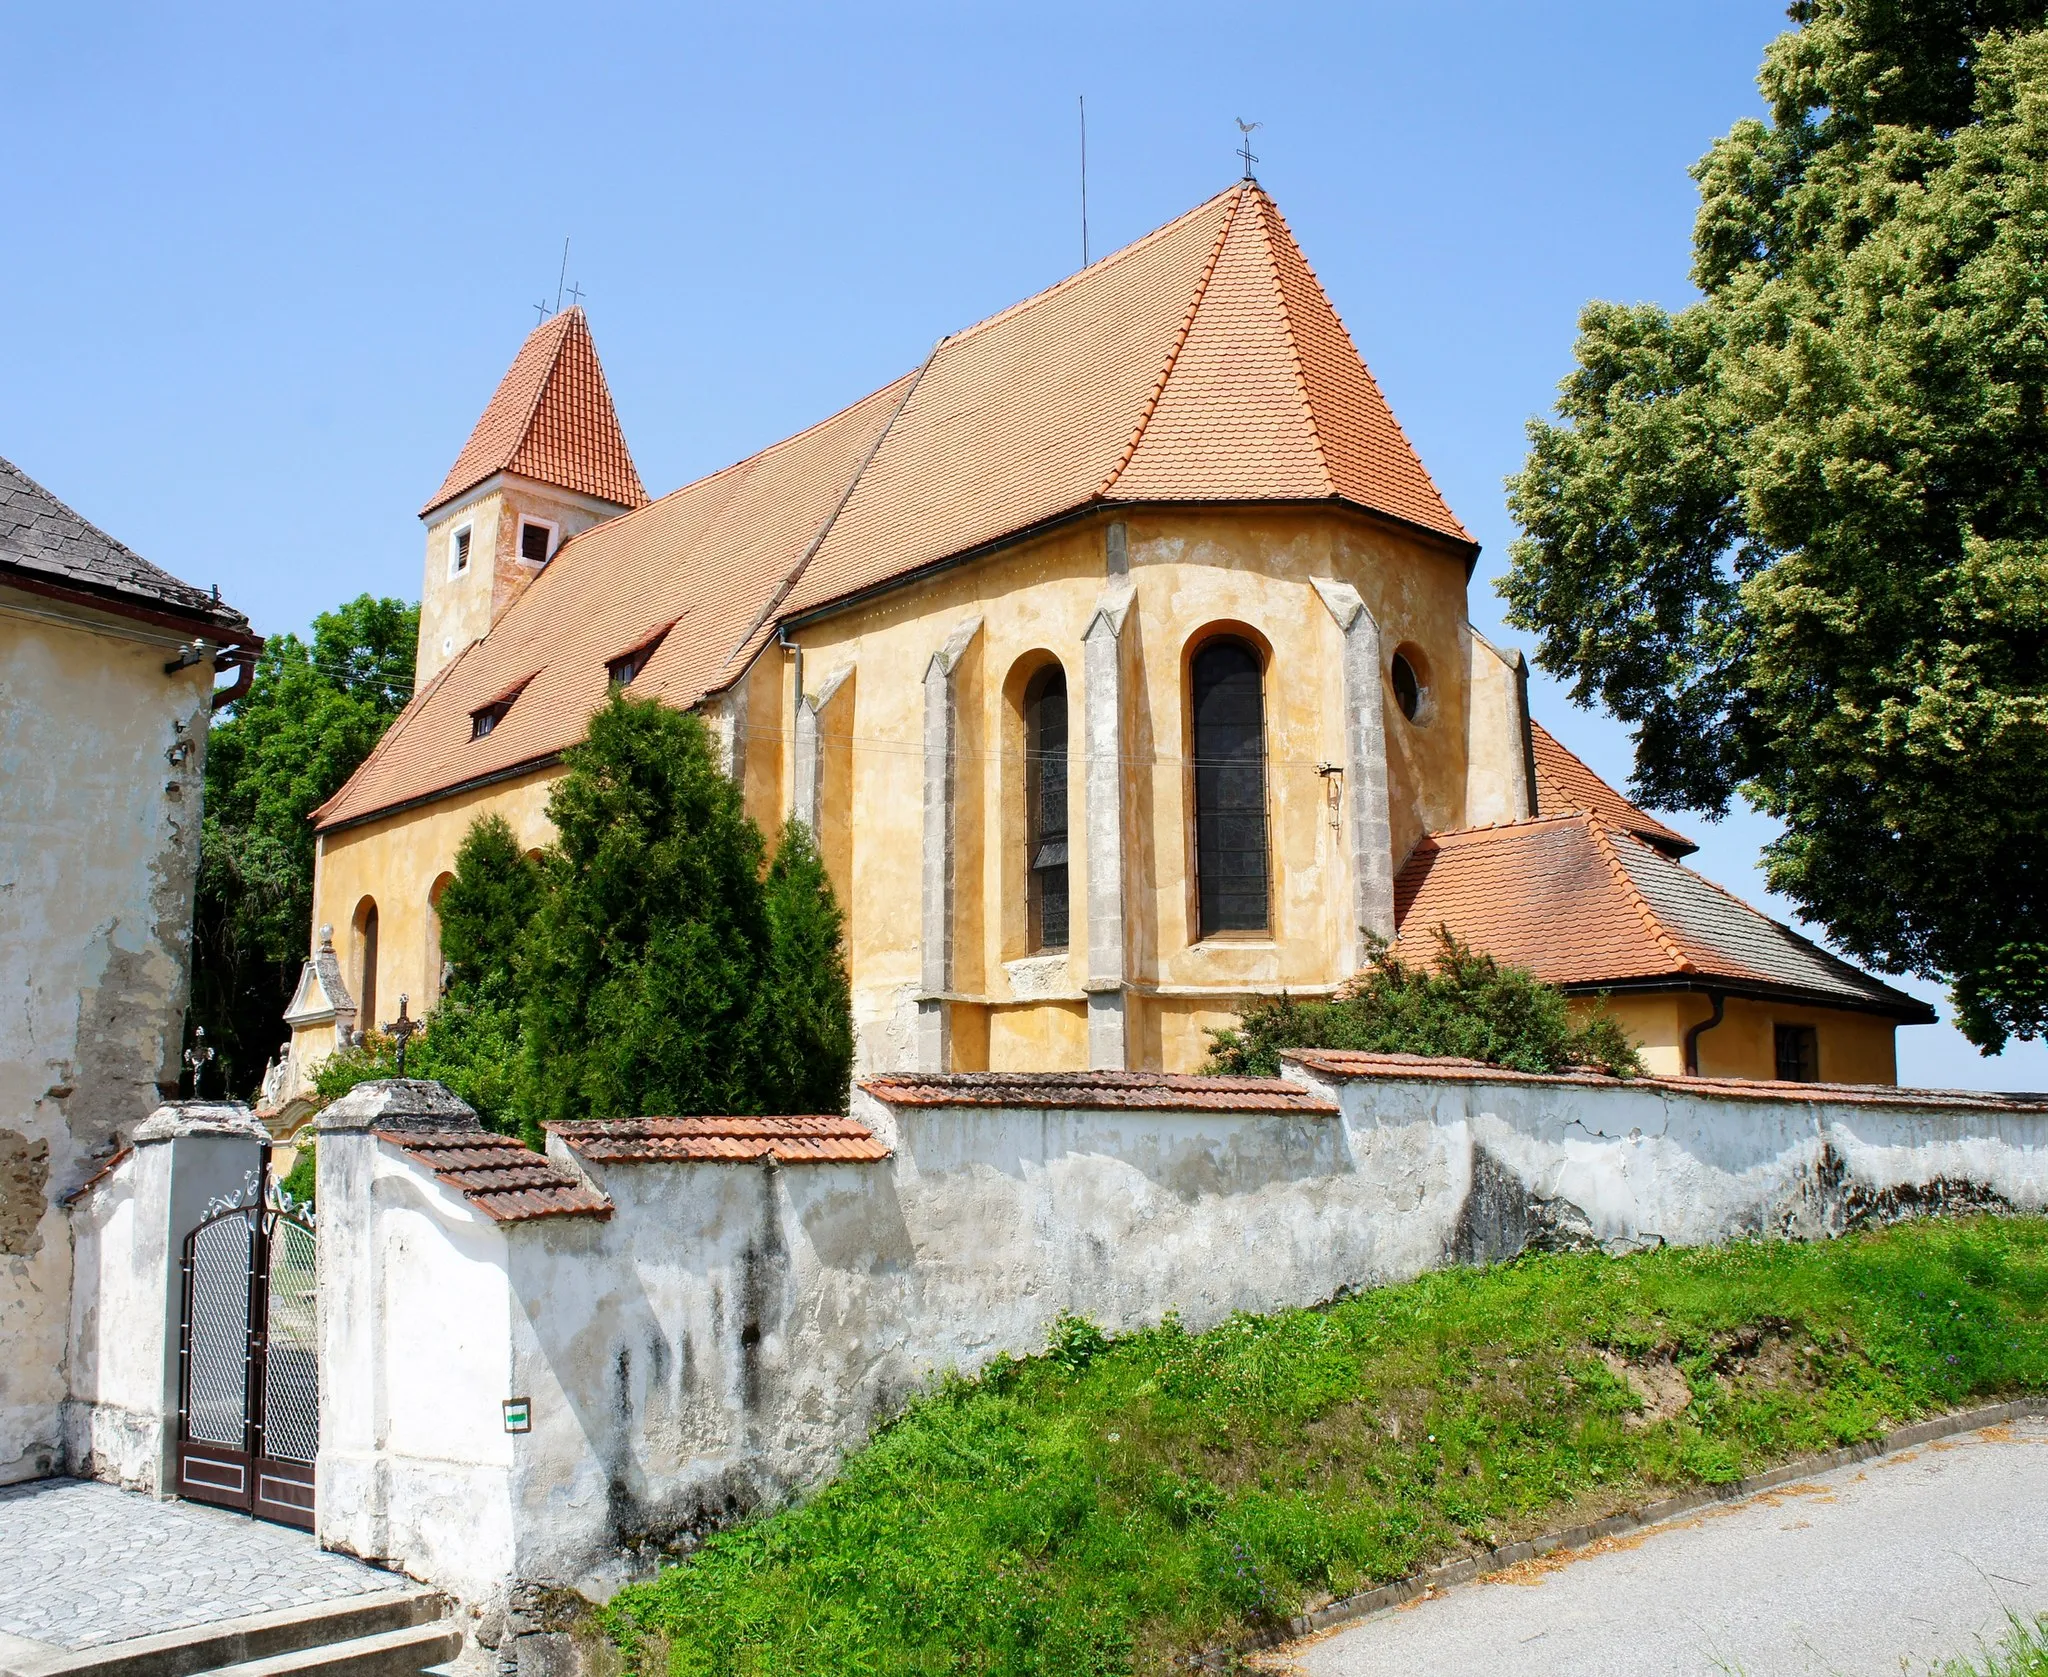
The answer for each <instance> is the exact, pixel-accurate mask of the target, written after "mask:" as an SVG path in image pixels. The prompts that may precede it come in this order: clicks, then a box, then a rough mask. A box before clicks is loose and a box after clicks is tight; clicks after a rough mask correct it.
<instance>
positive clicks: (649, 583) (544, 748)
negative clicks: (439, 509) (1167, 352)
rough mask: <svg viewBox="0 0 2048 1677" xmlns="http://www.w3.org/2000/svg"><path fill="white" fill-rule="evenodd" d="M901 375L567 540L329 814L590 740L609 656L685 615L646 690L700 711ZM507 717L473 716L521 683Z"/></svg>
mask: <svg viewBox="0 0 2048 1677" xmlns="http://www.w3.org/2000/svg"><path fill="white" fill-rule="evenodd" d="M907 383H908V380H907V379H906V380H899V381H898V382H897V383H896V384H894V385H891V386H889V387H888V388H887V389H885V390H883V391H880V392H878V393H877V394H876V395H873V396H870V397H869V398H868V399H867V400H866V401H864V402H861V403H859V404H858V405H856V406H854V407H851V408H848V409H847V410H846V411H845V412H844V413H840V414H835V415H834V416H833V417H832V418H830V419H828V420H826V421H825V422H824V423H823V424H822V425H817V426H814V427H812V428H811V429H810V430H808V431H805V432H804V433H802V434H801V435H800V436H795V437H792V438H790V439H789V440H788V441H787V442H782V443H777V444H776V445H775V447H773V448H771V449H767V450H764V451H763V452H762V453H760V454H757V455H755V456H754V457H753V458H752V459H750V460H743V461H741V462H740V464H738V465H737V466H729V467H727V468H726V470H724V471H722V472H720V473H718V474H717V475H716V476H715V477H709V478H705V479H702V480H701V481H699V482H697V483H693V484H691V485H690V486H689V487H688V488H686V489H679V490H677V491H676V492H675V493H674V494H672V495H666V496H664V497H663V498H662V499H661V500H659V501H656V502H655V503H654V504H653V505H652V506H649V507H647V508H645V509H644V510H642V511H640V512H637V513H632V514H629V515H628V516H626V517H623V518H615V519H612V520H610V521H608V522H606V523H603V524H600V525H598V526H597V527H596V528H594V529H592V530H589V531H586V532H585V533H584V534H582V535H580V536H578V537H577V538H576V539H575V540H573V541H569V542H564V543H563V544H562V546H561V548H560V550H559V551H558V552H557V553H556V554H555V556H554V558H553V559H551V560H549V561H548V564H547V568H546V569H545V570H543V571H542V572H541V573H540V575H539V576H537V577H535V578H534V579H533V582H532V584H531V585H530V586H529V587H528V588H527V590H526V592H525V593H524V594H522V595H521V596H520V598H519V601H518V603H517V604H516V605H514V606H513V607H512V609H511V610H510V611H508V612H507V613H506V614H505V616H504V617H503V619H502V620H501V621H500V622H499V623H498V625H497V627H496V628H494V629H493V630H492V631H491V633H490V634H489V636H487V637H486V638H485V639H483V640H481V641H478V642H476V643H475V644H474V645H472V646H470V647H468V648H467V649H466V650H464V651H463V652H462V653H461V654H459V655H458V656H457V657H456V659H455V661H454V662H453V663H451V664H450V665H448V666H447V668H446V669H445V670H443V671H442V672H441V674H440V676H439V677H438V678H437V680H436V681H435V682H434V683H433V684H432V685H431V686H429V687H425V688H422V689H421V691H420V692H419V693H418V694H416V695H415V696H414V698H413V701H412V703H411V704H409V705H408V706H407V707H406V708H405V711H404V712H403V714H402V715H400V717H399V718H398V720H397V721H396V722H394V723H393V724H392V725H391V727H390V729H389V730H388V731H387V732H386V734H385V735H384V738H383V740H382V741H380V742H379V744H378V747H377V750H376V751H375V752H373V753H372V754H371V756H370V757H369V758H368V759H367V760H366V761H365V762H364V763H363V765H362V766H361V767H360V768H359V769H357V770H356V772H355V774H354V776H353V777H352V778H351V779H350V780H349V782H348V784H347V785H346V786H344V787H343V788H342V789H341V791H340V792H339V793H337V794H336V795H335V796H334V798H333V799H332V800H330V801H329V802H328V803H327V804H326V805H325V806H324V807H323V808H321V809H320V810H318V811H316V812H315V818H316V819H317V820H318V821H319V822H320V823H321V825H322V826H323V827H331V826H335V825H337V824H340V823H343V822H347V821H350V820H355V819H358V818H360V817H362V816H364V815H370V814H375V813H377V812H379V811H381V810H386V809H389V808H392V807H393V806H395V805H399V804H403V803H407V802H410V801H411V800H413V799H415V798H420V797H424V796H430V795H432V794H434V793H436V792H439V791H442V790H445V789H446V788H448V787H451V786H455V785H459V784H461V783H462V782H464V781H468V780H475V779H481V778H483V777H485V776H488V775H494V774H500V773H503V772H505V771H506V770H508V769H511V768H515V767H516V766H517V765H519V764H522V763H536V762H547V761H550V760H552V759H553V757H554V756H555V755H556V754H557V753H559V752H560V751H561V750H562V749H563V748H564V747H566V746H571V745H574V744H575V743H576V742H577V741H579V740H580V739H582V738H583V736H584V732H585V730H586V728H587V726H588V724H589V719H590V713H591V712H592V711H594V710H596V709H597V708H598V706H600V705H602V704H603V703H604V702H605V696H606V693H607V691H608V686H609V676H608V673H607V671H606V669H605V664H606V661H607V660H608V659H611V658H615V657H617V656H618V654H619V653H620V652H621V651H622V650H625V649H628V648H631V647H635V646H639V645H641V644H643V643H644V642H645V641H647V640H648V639H650V638H651V637H652V636H653V635H654V634H656V633H658V632H659V631H660V630H661V628H662V627H663V625H665V624H672V625H673V627H672V628H670V629H669V631H668V633H667V634H666V635H664V636H663V638H662V642H661V645H660V647H659V648H658V649H657V650H656V651H655V653H654V655H653V657H652V658H651V659H650V660H649V661H648V664H647V667H646V668H645V669H643V670H642V671H641V672H640V673H639V674H638V675H636V676H635V677H634V678H633V685H632V691H633V693H634V694H636V695H652V696H653V697H655V698H659V699H662V700H664V701H665V702H667V703H669V704H672V705H675V706H677V707H678V708H679V709H687V708H688V707H689V706H691V705H694V704H696V703H697V702H698V701H699V700H700V699H702V698H703V697H704V696H705V693H706V692H707V690H709V688H710V687H711V685H712V683H713V682H715V681H716V680H718V679H719V678H720V675H721V672H723V671H724V670H725V668H726V665H727V662H728V660H729V659H730V658H731V656H732V651H733V648H734V647H735V646H737V645H738V644H739V643H740V642H741V641H742V640H743V639H744V638H746V637H747V636H748V635H749V633H750V631H752V630H754V629H755V627H756V625H757V622H758V620H759V618H760V616H761V614H762V612H763V611H764V610H765V609H766V608H767V606H768V603H769V601H770V600H771V599H772V598H773V597H774V595H775V593H776V591H777V590H778V589H779V588H780V586H781V585H782V582H783V579H784V577H785V576H786V575H787V573H788V568H789V564H790V556H791V554H793V553H797V552H800V551H801V550H802V549H803V548H804V546H805V545H806V544H807V543H808V542H809V541H810V540H811V539H812V538H813V537H814V536H815V535H816V534H817V531H818V529H819V527H820V526H821V525H822V524H823V523H824V521H825V519H826V518H827V517H828V516H829V515H830V513H831V511H832V509H833V508H834V507H835V506H836V505H837V504H838V502H839V499H840V497H841V496H842V495H843V494H844V493H845V489H846V484H847V481H848V479H849V477H850V476H851V474H852V473H853V471H854V469H855V468H856V467H857V466H858V465H859V463H860V461H861V459H862V458H863V457H864V456H865V455H866V453H867V452H868V450H869V448H870V447H872V445H873V443H874V440H875V438H876V436H877V435H878V434H879V433H880V431H881V429H882V427H883V426H884V425H885V424H886V423H887V422H888V418H889V415H890V413H891V412H892V411H893V409H894V408H895V406H896V404H897V402H898V401H900V400H901V397H902V393H903V388H904V386H905V385H906V384H907ZM528 674H532V680H531V681H530V682H528V683H527V684H526V685H525V686H524V687H523V688H522V689H521V690H520V692H519V696H518V697H517V698H516V699H515V700H514V701H513V703H512V706H511V708H510V709H509V710H507V711H506V713H505V715H504V717H503V719H502V720H500V721H499V723H498V725H497V726H496V727H495V728H493V729H492V730H491V731H490V733H488V734H486V735H485V736H484V737H483V738H482V739H473V738H472V737H471V736H472V734H473V732H474V730H473V728H472V726H471V721H470V718H471V714H472V713H473V712H475V711H476V710H478V709H480V708H481V707H483V706H484V705H487V704H489V703H491V702H492V701H493V700H494V699H496V698H498V697H499V696H500V695H501V694H503V693H504V692H505V691H506V690H507V689H508V688H509V687H511V686H512V685H513V684H514V683H515V682H517V681H518V680H519V679H520V678H521V677H523V676H526V675H528Z"/></svg>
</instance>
